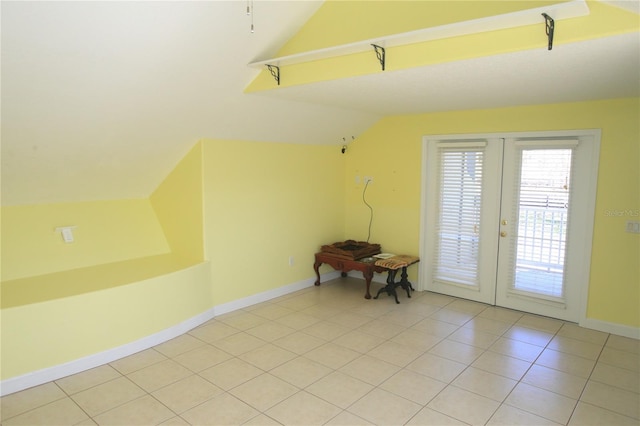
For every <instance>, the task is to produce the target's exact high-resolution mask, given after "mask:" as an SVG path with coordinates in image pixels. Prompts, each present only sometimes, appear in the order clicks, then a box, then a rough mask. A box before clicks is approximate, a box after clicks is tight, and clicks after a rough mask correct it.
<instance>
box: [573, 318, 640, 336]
mask: <svg viewBox="0 0 640 426" xmlns="http://www.w3.org/2000/svg"><path fill="white" fill-rule="evenodd" d="M579 325H580V327H585V328H590V329H592V330H597V331H604V332H605V333H611V334H616V335H618V336H623V337H630V338H632V339H639V340H640V328H637V327H631V326H629V325H623V324H616V323H613V322H607V321H601V320H596V319H592V318H585V319H583V320H581V321H580V324H579Z"/></svg>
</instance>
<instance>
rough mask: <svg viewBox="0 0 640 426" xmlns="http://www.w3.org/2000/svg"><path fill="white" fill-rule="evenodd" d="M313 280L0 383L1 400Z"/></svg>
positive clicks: (328, 277) (324, 278)
mask: <svg viewBox="0 0 640 426" xmlns="http://www.w3.org/2000/svg"><path fill="white" fill-rule="evenodd" d="M339 276H340V273H339V272H336V271H332V272H329V273H327V274H323V275H322V277H321V278H322V281H328V280H331V279H334V278H337V277H339ZM315 280H316V279H315V278H309V279H306V280H304V281H299V282H297V283H293V284H289V285H286V286H283V287H279V288H275V289H273V290H268V291H265V292H262V293H258V294H256V295H253V296H249V297H245V298H244V299H239V300H235V301H233V302H229V303H224V304H222V305H219V306H214V307H213V308H210V309H208V310H206V311H205V312H203V313H201V314H198V315H196V316H194V317H192V318H189V319H188V320H186V321H183V322H181V323H180V324H176V325H174V326H172V327H169V328H167V329H164V330H162V331H160V332H158V333H155V334H152V335H150V336H146V337H143V338H142V339H139V340H136V341H134V342H131V343H127V344H125V345H122V346H118V347H115V348H112V349H108V350H106V351H104V352H100V353H97V354H93V355H89V356H87V357H84V358H79V359H76V360H74V361H70V362H66V363H64V364H59V365H56V366H53V367H49V368H44V369H42V370H38V371H32V372H30V373H27V374H23V375H21V376H17V377H12V378H10V379H6V380H3V381H2V382H0V396H5V395H9V394H11V393H15V392H19V391H21V390H24V389H28V388H31V387H34V386H38V385H41V384H44V383H48V382H51V381H53V380H58V379H61V378H63V377H67V376H70V375H72V374H76V373H80V372H82V371H85V370H89V369H91V368H95V367H99V366H101V365H104V364H107V363H110V362H113V361H116V360H118V359H120V358H124V357H126V356H129V355H133V354H135V353H137V352H140V351H143V350H145V349H149V348H152V347H154V346H156V345H159V344H160V343H164V342H166V341H168V340H171V339H173V338H175V337H178V336H180V335H182V334H184V333H186V332H188V331H189V330H192V329H194V328H196V327H198V326H199V325H201V324H204V323H205V322H207V321H209V320H210V319H212V318H214V317H215V316H217V315H221V314H224V313H227V312H231V311H235V310H237V309H242V308H246V307H247V306H251V305H255V304H256V303H260V302H265V301H267V300H271V299H274V298H276V297H280V296H284V295H286V294H289V293H292V292H294V291H298V290H302V289H304V288H307V287H310V286H313V285H314V283H315Z"/></svg>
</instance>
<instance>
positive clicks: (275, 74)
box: [266, 64, 280, 86]
mask: <svg viewBox="0 0 640 426" xmlns="http://www.w3.org/2000/svg"><path fill="white" fill-rule="evenodd" d="M266 65H267V68H268V69H269V72H270V73H271V75H272V76H273V78H274V79H275V80H276V83H278V86H280V67H278V66H275V65H269V64H266Z"/></svg>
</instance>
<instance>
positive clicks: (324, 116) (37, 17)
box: [0, 0, 640, 205]
mask: <svg viewBox="0 0 640 426" xmlns="http://www.w3.org/2000/svg"><path fill="white" fill-rule="evenodd" d="M246 4H247V2H246V1H242V0H234V1H210V2H150V1H142V2H26V1H25V2H23V1H19V2H6V1H3V2H2V4H1V9H0V10H1V12H0V13H1V15H2V22H1V23H2V32H1V35H2V57H1V59H2V80H1V82H2V94H1V96H2V99H1V100H2V204H3V205H15V204H38V203H48V202H67V201H85V200H96V199H124V198H139V197H147V196H149V195H150V193H151V192H152V191H153V190H154V189H155V188H156V187H157V185H158V184H159V183H160V182H161V181H162V179H163V178H164V177H165V176H166V175H167V173H169V172H170V171H171V170H172V168H173V167H174V166H175V164H176V163H177V162H178V161H179V160H180V159H181V158H182V156H183V155H184V154H185V153H186V152H187V151H188V150H189V149H190V148H191V147H192V146H193V144H194V143H195V142H196V141H197V140H199V139H201V138H215V139H239V140H253V141H274V142H287V143H314V144H319V143H320V144H337V145H341V143H342V138H343V137H348V138H350V137H351V136H358V134H360V133H361V132H362V131H364V130H366V129H367V128H368V127H370V126H371V125H372V124H373V123H375V122H376V121H377V120H378V119H379V118H380V117H382V116H384V115H389V114H406V113H419V112H428V111H441V110H455V109H470V108H488V107H496V106H509V105H521V104H536V103H549V102H564V101H580V100H587V99H601V98H612V97H621V96H640V89H639V78H638V76H639V75H640V68H639V65H640V57H639V52H640V45H639V36H638V33H635V34H632V35H624V36H614V37H609V38H605V39H599V40H593V41H588V42H580V43H575V44H570V45H559V46H554V48H553V50H552V51H547V50H546V48H544V47H543V48H541V49H539V50H533V51H525V52H517V53H513V54H508V55H501V56H497V57H490V58H479V59H474V60H469V61H461V62H456V63H449V64H441V65H436V66H432V67H424V68H416V69H411V70H404V71H395V72H389V71H385V72H379V73H376V74H372V75H368V76H364V77H358V78H349V79H342V80H336V81H329V82H322V83H315V84H310V85H305V86H300V87H288V88H280V89H278V90H269V91H265V92H260V93H258V94H251V95H248V94H243V89H244V88H245V87H246V86H247V85H248V84H249V83H250V82H251V81H252V80H253V78H255V76H256V75H257V73H258V71H257V70H255V69H252V68H249V67H248V66H247V64H248V63H250V62H253V61H256V60H259V59H261V58H265V57H272V56H274V55H275V54H276V52H277V51H278V50H279V48H280V47H281V46H282V45H283V44H284V43H285V42H286V41H287V40H288V39H289V38H290V37H292V36H293V35H294V34H295V33H296V32H297V30H298V29H299V28H300V27H301V26H302V25H303V24H304V23H305V22H306V20H307V19H308V18H309V17H310V16H311V15H312V14H313V13H314V12H315V11H316V10H317V8H318V7H319V5H320V2H317V1H255V2H254V15H253V18H254V24H255V33H253V34H252V33H250V31H249V26H250V20H251V18H250V17H248V16H247V15H246V13H245V7H246ZM543 44H544V43H543ZM221 161H224V160H223V159H221Z"/></svg>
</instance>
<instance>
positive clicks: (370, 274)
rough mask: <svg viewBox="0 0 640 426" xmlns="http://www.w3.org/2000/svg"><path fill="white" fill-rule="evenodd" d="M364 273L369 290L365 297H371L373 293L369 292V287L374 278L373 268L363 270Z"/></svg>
mask: <svg viewBox="0 0 640 426" xmlns="http://www.w3.org/2000/svg"><path fill="white" fill-rule="evenodd" d="M362 275H364V279H365V282H366V284H367V291H366V293H365V294H364V298H365V299H371V293H369V287H371V280H372V279H373V270H372V269H367V270H366V271H363V272H362Z"/></svg>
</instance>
